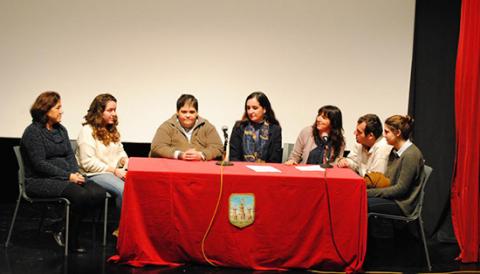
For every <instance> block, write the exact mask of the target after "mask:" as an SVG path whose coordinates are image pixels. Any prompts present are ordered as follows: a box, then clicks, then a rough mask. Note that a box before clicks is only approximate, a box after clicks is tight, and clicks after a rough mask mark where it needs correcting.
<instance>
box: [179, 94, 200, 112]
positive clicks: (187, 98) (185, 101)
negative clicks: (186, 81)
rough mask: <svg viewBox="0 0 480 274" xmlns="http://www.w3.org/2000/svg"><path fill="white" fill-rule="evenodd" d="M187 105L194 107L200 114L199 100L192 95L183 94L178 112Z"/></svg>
mask: <svg viewBox="0 0 480 274" xmlns="http://www.w3.org/2000/svg"><path fill="white" fill-rule="evenodd" d="M185 105H192V106H193V107H194V108H195V110H196V111H197V112H198V100H197V98H195V96H193V95H191V94H182V95H180V97H179V98H178V100H177V112H178V111H179V110H180V109H181V108H182V107H183V106H185Z"/></svg>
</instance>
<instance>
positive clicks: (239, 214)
mask: <svg viewBox="0 0 480 274" xmlns="http://www.w3.org/2000/svg"><path fill="white" fill-rule="evenodd" d="M228 212H229V214H228V219H229V220H230V223H231V224H232V225H234V226H236V227H238V228H244V227H246V226H249V225H251V224H253V221H255V195H254V194H253V193H232V194H230V199H229V206H228Z"/></svg>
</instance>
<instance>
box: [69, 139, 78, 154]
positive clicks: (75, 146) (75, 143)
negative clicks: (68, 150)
mask: <svg viewBox="0 0 480 274" xmlns="http://www.w3.org/2000/svg"><path fill="white" fill-rule="evenodd" d="M70 145H71V146H72V150H73V154H75V151H76V150H77V147H78V144H77V140H70Z"/></svg>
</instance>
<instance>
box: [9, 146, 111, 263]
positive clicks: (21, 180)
mask: <svg viewBox="0 0 480 274" xmlns="http://www.w3.org/2000/svg"><path fill="white" fill-rule="evenodd" d="M13 150H14V152H15V156H16V158H17V162H18V190H19V193H18V198H17V204H16V206H15V211H14V213H13V218H12V222H11V224H10V229H9V230H8V236H7V240H6V241H5V247H8V245H9V243H10V238H11V236H12V232H13V226H14V224H15V220H16V218H17V213H18V208H19V207H20V202H21V201H22V199H24V200H26V201H27V202H29V203H31V204H33V203H60V204H64V205H65V251H64V254H65V256H67V255H68V239H69V224H70V204H71V203H70V201H69V200H68V199H67V198H63V197H55V198H31V197H29V196H28V195H27V192H26V191H25V168H24V164H23V159H22V154H21V153H20V147H19V146H14V147H13ZM109 198H110V195H109V194H108V193H107V195H106V196H105V207H104V220H103V221H104V229H103V246H105V245H106V239H107V238H106V232H107V229H106V226H107V216H108V214H107V213H108V199H109ZM42 221H43V220H42Z"/></svg>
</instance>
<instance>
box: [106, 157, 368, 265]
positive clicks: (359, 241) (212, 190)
mask: <svg viewBox="0 0 480 274" xmlns="http://www.w3.org/2000/svg"><path fill="white" fill-rule="evenodd" d="M247 165H249V164H247V163H241V162H235V164H234V165H233V166H226V167H221V166H218V165H216V164H215V162H213V161H209V162H186V161H180V160H170V159H158V158H131V159H130V161H129V170H128V174H127V179H126V183H125V190H124V196H123V206H122V212H121V218H120V227H119V238H118V242H117V251H116V252H117V253H116V255H114V256H112V257H111V258H110V260H111V261H114V262H118V263H126V264H129V265H133V266H138V267H140V266H144V265H168V266H176V265H180V264H184V263H189V262H197V263H205V264H207V263H211V264H213V265H216V266H225V267H239V268H250V269H256V270H282V269H292V268H300V269H312V268H314V269H324V270H344V271H347V272H350V271H357V270H360V269H361V267H362V264H363V261H364V258H365V252H366V241H367V233H366V232H367V197H366V187H365V184H364V183H363V179H362V178H361V177H360V176H358V175H357V174H355V173H354V172H353V171H351V170H350V169H340V168H333V169H328V170H327V172H323V171H300V170H298V169H296V168H295V167H293V166H286V165H283V164H267V165H268V166H272V167H274V168H276V169H278V170H279V171H280V172H277V173H263V172H256V171H253V170H251V169H250V168H248V167H247ZM250 165H252V164H250ZM220 191H221V195H220V200H219V201H220V202H219V204H218V205H219V206H218V208H217V213H216V214H215V215H214V210H215V208H216V205H217V201H218V198H219V194H220ZM235 193H248V194H253V196H254V199H255V205H254V208H253V209H251V208H249V210H250V211H247V214H248V217H249V218H250V219H251V220H252V221H253V223H252V224H251V225H249V226H246V227H243V228H238V227H236V226H233V225H232V224H231V223H230V221H229V217H232V216H233V215H232V208H230V209H229V200H230V195H231V194H235ZM235 210H236V211H238V208H236V209H235ZM234 217H236V216H234ZM210 224H211V226H210V230H208V228H209V225H210ZM207 230H208V233H207Z"/></svg>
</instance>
